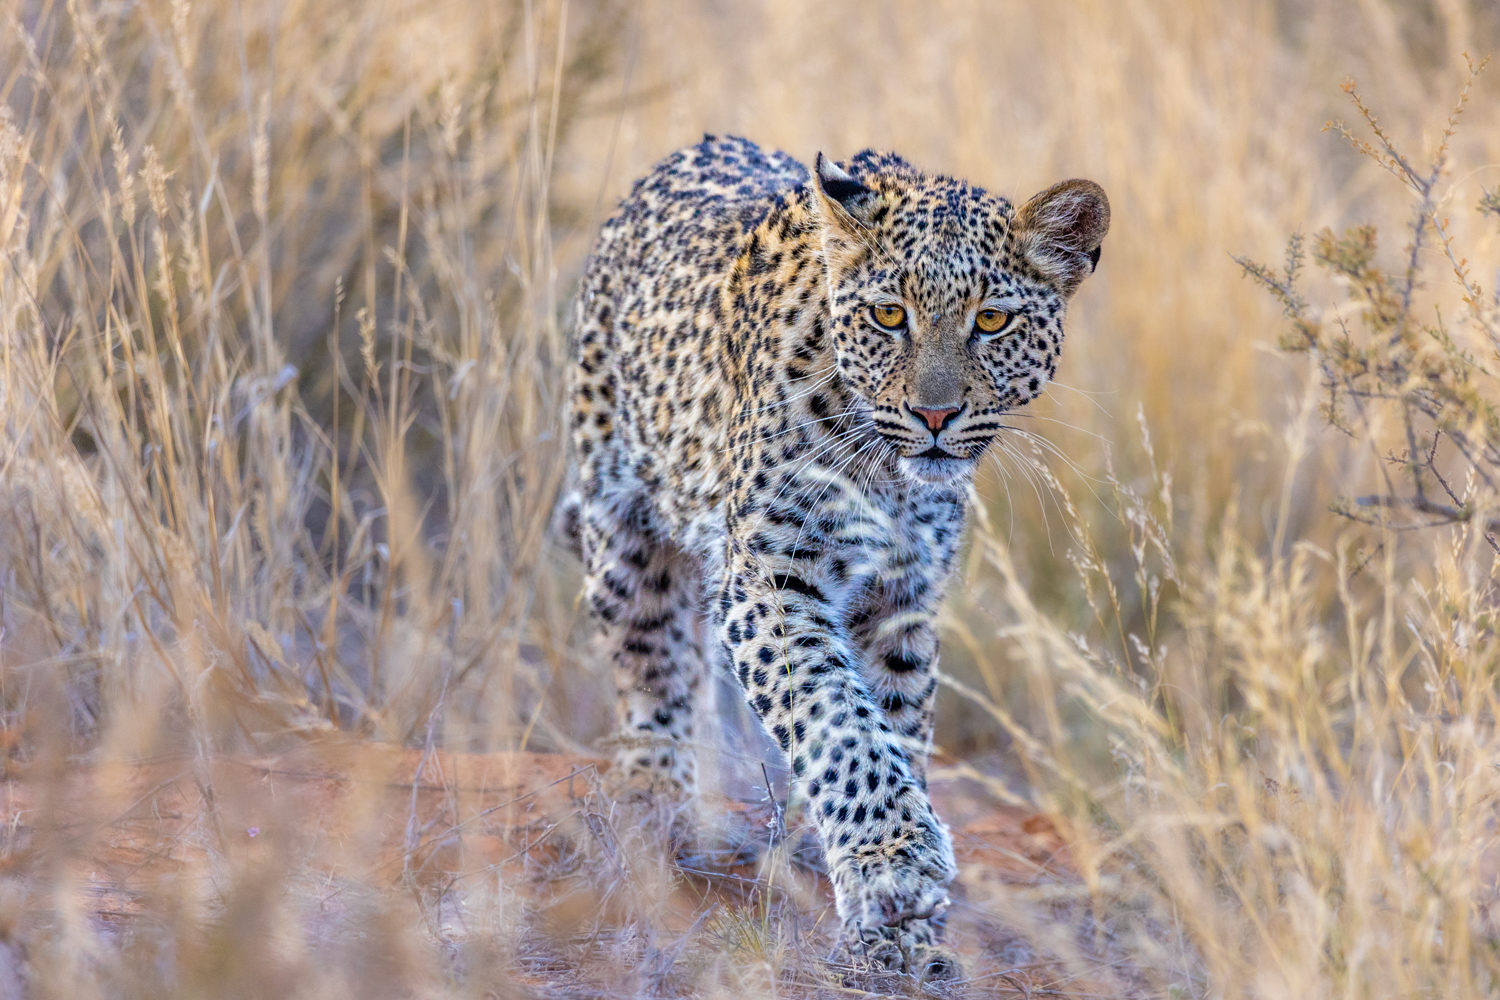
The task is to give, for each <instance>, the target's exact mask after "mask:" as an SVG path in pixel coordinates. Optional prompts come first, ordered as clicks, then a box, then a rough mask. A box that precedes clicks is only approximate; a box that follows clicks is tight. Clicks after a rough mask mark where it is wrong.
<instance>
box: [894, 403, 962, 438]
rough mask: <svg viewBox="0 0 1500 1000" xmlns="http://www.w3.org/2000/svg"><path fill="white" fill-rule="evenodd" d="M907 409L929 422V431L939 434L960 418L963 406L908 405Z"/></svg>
mask: <svg viewBox="0 0 1500 1000" xmlns="http://www.w3.org/2000/svg"><path fill="white" fill-rule="evenodd" d="M906 408H907V409H908V410H910V411H911V412H913V413H915V414H916V415H917V416H919V417H921V418H922V419H923V420H925V421H926V422H927V429H928V430H930V431H932V433H934V434H937V433H939V432H941V431H942V429H943V428H944V427H947V426H948V424H949V423H950V422H951V421H952V420H953V418H954V417H956V416H958V411H959V410H961V409H963V407H962V406H912V405H911V404H910V403H908V404H907V406H906Z"/></svg>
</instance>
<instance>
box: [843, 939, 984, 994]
mask: <svg viewBox="0 0 1500 1000" xmlns="http://www.w3.org/2000/svg"><path fill="white" fill-rule="evenodd" d="M881 930H882V931H883V932H884V933H883V934H881V935H879V936H876V937H875V939H874V940H873V941H869V940H857V939H849V938H846V939H844V940H843V941H842V942H841V947H840V951H842V953H843V955H844V956H845V957H847V960H848V962H849V964H850V965H851V966H852V967H853V969H854V970H855V973H856V978H857V979H865V978H866V977H870V976H872V975H875V976H878V974H880V973H903V974H905V975H909V976H915V977H916V978H917V980H918V981H919V982H924V983H932V982H952V981H954V980H958V979H962V978H963V974H964V972H963V963H962V962H960V961H959V958H958V953H957V952H955V951H954V950H953V949H951V948H946V947H944V946H943V945H940V944H936V943H934V942H932V941H922V940H918V938H919V936H921V934H922V932H923V931H924V930H926V929H923V928H912V929H903V928H890V927H888V928H882V929H881ZM860 973H863V974H864V976H861V975H859V974H860ZM850 985H855V984H853V983H851V984H850ZM869 985H872V986H878V985H880V984H878V983H875V982H873V981H871V982H870V984H869Z"/></svg>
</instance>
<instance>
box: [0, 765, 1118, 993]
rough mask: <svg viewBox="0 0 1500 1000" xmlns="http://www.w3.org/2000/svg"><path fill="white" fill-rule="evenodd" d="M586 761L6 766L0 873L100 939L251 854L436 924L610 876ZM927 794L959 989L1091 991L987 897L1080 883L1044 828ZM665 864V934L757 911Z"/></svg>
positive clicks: (818, 882)
mask: <svg viewBox="0 0 1500 1000" xmlns="http://www.w3.org/2000/svg"><path fill="white" fill-rule="evenodd" d="M601 766H602V763H601V762H600V761H596V760H591V759H587V758H579V757H566V756H561V755H555V754H536V753H493V754H470V753H448V752H427V753H424V752H423V751H421V750H417V749H403V748H394V747H386V746H381V745H374V744H354V745H336V744H335V745H329V746H324V747H318V748H313V749H305V750H301V751H298V752H295V753H288V754H285V755H282V756H275V757H259V758H250V759H242V760H217V761H215V762H214V763H213V764H212V765H211V766H206V767H205V766H202V765H199V766H196V767H195V765H194V763H193V762H192V761H191V760H159V761H154V762H150V763H144V764H136V765H129V766H126V765H112V766H87V765H80V764H76V763H68V764H57V765H54V766H51V767H48V766H47V765H46V764H45V763H42V762H37V763H32V764H29V765H22V764H19V763H18V762H16V761H15V760H12V761H10V762H9V765H8V767H7V770H6V774H5V780H4V781H3V783H0V805H3V806H4V808H5V813H4V816H5V818H6V820H7V822H8V824H9V827H10V829H9V830H8V831H7V834H6V839H5V841H4V848H5V850H4V854H3V857H0V876H4V875H6V874H14V875H18V876H22V877H24V878H25V879H27V880H28V881H29V882H32V883H38V882H39V883H40V884H46V885H50V886H54V887H55V886H59V885H64V886H67V887H68V888H67V891H68V892H70V893H72V894H73V895H74V896H75V898H78V899H80V900H82V901H83V902H82V907H83V908H84V909H85V910H86V911H87V913H88V914H89V915H90V917H91V918H92V920H93V921H94V922H95V923H96V924H97V925H98V926H99V927H100V928H101V930H102V932H103V933H104V934H105V936H106V937H108V935H109V934H110V933H111V932H112V930H111V929H113V933H116V934H118V933H119V931H121V930H123V929H126V928H129V927H130V926H132V924H134V923H136V922H139V921H142V920H149V919H151V918H152V917H153V915H157V916H159V911H160V909H161V908H162V907H163V906H165V905H168V904H166V903H164V902H163V900H166V899H172V898H177V899H180V898H181V894H182V893H184V892H188V893H189V894H190V895H191V894H193V893H200V894H201V893H202V892H206V891H208V890H207V888H206V886H208V885H209V883H213V884H215V885H218V884H222V883H223V881H224V879H225V878H226V876H225V875H224V872H226V871H228V872H231V873H233V872H238V873H244V872H247V871H254V870H255V869H256V867H257V866H258V865H259V866H263V867H264V869H265V870H268V871H289V870H296V871H297V872H299V873H300V874H299V879H300V882H299V884H301V885H303V886H309V885H310V886H312V888H311V889H309V890H308V891H312V892H326V893H327V894H328V895H329V897H330V898H333V897H336V896H337V895H338V894H339V893H340V892H342V891H343V889H342V887H343V886H345V885H349V884H354V883H357V884H359V885H362V886H377V887H378V886H382V885H384V886H388V887H390V888H391V889H403V888H404V889H408V890H411V891H412V892H413V894H414V895H415V896H418V897H421V898H425V899H427V900H429V901H432V900H436V901H437V902H436V904H435V906H436V909H435V912H436V914H437V918H436V924H437V925H438V926H437V930H436V933H437V934H439V935H442V934H443V933H444V931H443V926H442V925H443V923H444V918H443V912H444V911H443V905H444V904H443V902H442V900H443V899H444V898H445V897H448V896H451V895H452V894H453V893H454V891H455V889H458V890H460V891H461V890H462V888H463V887H465V886H466V885H472V884H474V883H475V882H476V881H479V882H485V883H486V884H489V885H494V884H495V883H496V882H497V880H498V882H499V883H502V884H504V885H506V886H508V887H510V888H511V889H512V891H514V892H519V893H521V894H522V896H524V898H525V899H527V900H530V901H533V902H535V903H536V904H537V905H539V906H543V907H544V906H545V905H548V904H549V903H556V901H557V900H556V898H555V897H557V896H558V894H559V893H560V892H561V891H562V890H560V889H559V888H558V887H559V886H560V885H563V884H571V885H572V886H573V889H576V888H577V883H578V882H579V880H580V879H582V880H583V881H584V882H588V881H590V880H592V881H593V882H596V883H597V882H599V881H601V880H603V881H606V882H607V881H608V880H609V879H610V878H612V877H613V876H611V875H610V872H611V871H612V870H614V871H620V869H619V868H618V863H617V861H616V860H615V859H614V858H612V857H611V856H610V855H611V854H612V852H619V851H625V850H627V845H624V844H623V838H626V837H628V832H629V831H628V830H622V828H621V816H620V815H619V814H618V813H617V812H616V810H615V807H614V806H613V805H612V804H610V803H609V802H608V801H607V800H605V799H603V798H601V796H600V795H599V794H598V775H599V770H600V768H601ZM933 795H934V798H935V799H936V801H937V803H938V807H939V810H940V811H941V812H942V814H943V815H944V816H945V817H946V818H947V820H948V821H949V823H950V824H951V826H952V829H953V832H954V840H955V845H956V848H957V853H958V861H959V865H960V869H961V871H962V876H961V878H960V882H959V885H958V886H957V887H956V890H955V899H956V900H958V901H959V902H958V903H957V904H956V905H955V908H954V910H953V913H952V915H951V917H950V938H951V939H952V943H953V945H954V946H955V948H956V949H957V950H958V951H959V952H960V953H961V954H962V955H963V956H964V958H965V967H966V969H968V970H969V972H970V974H971V975H973V976H974V977H975V983H976V988H977V984H979V983H981V982H982V983H983V984H984V988H983V989H982V990H980V991H978V992H974V993H973V995H985V996H994V995H1010V993H1011V992H1012V991H1013V992H1014V993H1016V994H1017V995H1024V994H1026V993H1029V992H1032V991H1033V990H1036V991H1037V993H1038V995H1051V996H1059V995H1072V996H1081V995H1096V996H1097V995H1100V993H1101V990H1100V988H1099V985H1098V984H1094V983H1085V982H1084V981H1082V980H1081V979H1079V978H1077V977H1076V976H1067V975H1066V974H1064V973H1063V972H1062V971H1061V967H1060V966H1058V965H1057V964H1056V963H1055V962H1045V961H1042V960H1041V959H1038V958H1036V956H1035V954H1034V953H1031V952H1029V951H1028V948H1027V947H1026V946H1023V945H1022V944H1020V943H1019V942H1020V941H1021V939H1020V938H1019V937H1016V936H1014V935H1013V934H1011V933H1010V932H1008V931H1007V930H1006V927H1005V921H1004V920H1003V919H1001V918H999V917H997V916H996V915H995V913H994V909H993V907H988V906H985V905H983V901H986V900H988V901H992V900H993V899H994V898H995V893H996V891H997V890H998V891H1000V892H1001V893H1003V892H1004V889H1005V887H1015V888H1020V889H1024V888H1027V887H1031V888H1035V887H1037V886H1039V885H1051V886H1057V887H1068V886H1074V887H1076V885H1077V882H1078V879H1077V876H1076V874H1075V873H1074V871H1073V867H1072V863H1071V861H1070V859H1069V856H1068V853H1067V851H1066V849H1065V847H1064V846H1063V842H1062V840H1061V839H1060V838H1059V836H1058V833H1057V831H1056V829H1055V827H1054V825H1053V823H1052V822H1050V821H1049V820H1048V819H1047V818H1046V817H1043V816H1038V815H1035V814H1029V813H1027V812H1024V811H1022V810H1019V809H1015V808H1011V807H1007V806H1000V805H996V804H994V803H993V802H990V801H987V800H985V798H984V797H983V796H982V795H978V794H974V793H972V791H971V790H970V789H968V787H967V783H965V782H963V781H961V780H958V779H952V778H949V779H942V778H938V779H936V780H935V781H934V783H933ZM725 808H727V809H730V810H731V811H734V812H737V813H738V814H739V816H740V817H741V819H740V821H739V827H740V828H741V829H742V830H749V831H752V832H755V831H759V832H761V833H763V834H764V835H765V836H764V837H763V838H762V841H761V844H760V847H761V849H762V850H761V853H764V851H763V849H764V846H765V838H766V837H769V835H770V834H769V830H770V829H771V828H773V827H774V825H775V811H774V807H773V806H770V805H768V804H764V803H762V804H760V805H753V804H752V805H747V804H744V803H738V804H736V803H730V804H727V806H725ZM752 839H753V838H752ZM591 842H592V843H593V847H592V849H591V848H590V843H591ZM752 853H753V852H752ZM575 856H587V857H588V858H592V859H593V860H594V862H596V863H594V864H593V865H592V866H590V864H587V863H577V862H576V857H575ZM570 858H573V859H574V861H572V862H570ZM600 858H603V861H600ZM611 866H615V867H614V868H612V867H611ZM797 871H798V873H799V874H798V876H797V879H796V881H797V882H798V884H799V885H800V886H801V894H800V895H799V896H798V897H797V902H796V904H795V907H794V909H796V910H797V912H800V913H802V914H804V915H805V917H806V921H807V926H808V927H810V928H812V929H813V931H814V932H815V933H818V932H819V931H818V929H819V928H827V927H828V926H830V924H829V922H830V921H831V920H832V917H833V914H832V911H831V896H830V895H829V893H828V890H827V885H826V883H825V882H824V881H823V880H822V879H821V878H820V877H819V876H817V874H816V873H815V871H812V870H808V869H805V868H799V869H797ZM672 872H673V874H672V877H671V878H669V879H667V880H666V883H665V884H668V885H669V886H670V888H669V890H668V891H667V893H666V897H665V898H666V903H665V905H664V906H660V907H658V908H657V918H658V919H659V921H660V922H661V924H662V925H663V927H664V928H665V929H667V930H668V931H676V932H682V931H686V932H688V933H689V934H691V933H693V932H696V931H698V930H700V929H701V928H702V927H703V925H704V915H705V913H706V912H715V913H716V912H717V911H718V910H720V909H721V908H730V909H731V910H732V909H733V908H740V909H742V910H743V909H745V908H749V907H755V906H758V905H762V904H763V903H764V902H765V899H766V898H767V895H766V894H767V893H768V892H770V891H771V890H772V887H771V886H770V884H769V881H768V880H771V879H772V876H769V875H768V873H767V869H765V868H764V867H763V866H758V865H757V864H756V863H755V862H754V861H753V860H752V859H750V858H749V857H748V855H742V856H739V857H736V856H734V855H732V854H720V855H717V856H712V855H700V856H698V857H697V858H696V859H693V858H689V859H688V860H686V861H682V862H679V864H678V866H677V867H676V868H674V869H672ZM570 879H571V882H570V881H569V880H570ZM320 880H321V881H320ZM200 883H201V884H200ZM320 885H321V886H322V887H324V888H322V889H320V888H319V886H320ZM195 887H196V888H195ZM607 888H608V887H607V886H600V885H595V886H594V887H593V889H594V891H593V894H592V895H588V896H586V897H585V898H586V899H587V900H590V901H591V902H589V903H587V905H586V906H585V907H584V909H585V910H586V911H587V912H584V913H575V914H574V916H573V919H574V921H575V923H576V922H577V921H578V920H584V919H592V920H594V921H595V927H596V929H597V926H598V922H599V921H600V920H608V919H614V918H616V917H617V918H618V919H625V917H624V916H623V915H621V914H619V913H615V914H614V915H613V917H612V916H611V915H610V914H607V913H605V911H606V910H608V907H609V905H610V903H609V900H610V899H611V894H610V893H609V892H607V891H605V890H606V889H607ZM54 891H56V890H54ZM568 891H569V892H572V891H573V890H572V889H570V890H568ZM574 896H575V897H576V893H574ZM966 900H967V901H968V902H965V901H966ZM618 902H619V900H618V899H615V905H618ZM573 909H575V910H576V909H578V907H577V905H575V906H574V907H573ZM539 912H540V911H539ZM429 923H431V921H429ZM549 961H550V962H551V965H550V966H549V965H548V963H547V962H542V963H541V965H540V966H537V968H539V969H540V970H541V971H536V969H530V970H528V968H526V967H522V966H517V969H518V971H517V972H516V975H517V976H519V977H521V978H522V979H523V980H526V981H531V980H533V979H534V980H535V981H536V982H538V983H541V982H542V981H543V980H545V979H546V977H547V971H546V970H547V968H556V967H557V966H558V963H559V962H561V963H562V964H566V962H567V959H566V958H565V957H564V958H557V957H554V958H553V959H550V960H549ZM1028 963H1029V964H1028ZM523 966H524V963H523Z"/></svg>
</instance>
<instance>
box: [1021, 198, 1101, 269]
mask: <svg viewBox="0 0 1500 1000" xmlns="http://www.w3.org/2000/svg"><path fill="white" fill-rule="evenodd" d="M1012 231H1013V232H1014V233H1015V241H1016V242H1015V245H1016V247H1017V249H1019V250H1020V252H1021V254H1022V255H1023V256H1024V257H1025V258H1026V260H1027V261H1028V262H1029V263H1030V264H1031V266H1032V267H1034V268H1036V269H1037V270H1038V271H1040V272H1042V274H1043V276H1045V277H1046V278H1048V279H1049V280H1051V281H1052V283H1053V284H1054V285H1056V286H1057V289H1058V291H1060V292H1062V293H1063V295H1065V296H1066V295H1072V294H1073V292H1075V291H1076V290H1077V289H1078V285H1079V284H1080V283H1081V282H1082V281H1083V279H1084V278H1086V277H1088V276H1089V275H1090V274H1093V273H1094V268H1096V267H1098V266H1099V249H1100V246H1101V244H1102V243H1103V242H1104V234H1105V233H1107V232H1109V199H1108V198H1107V197H1105V194H1104V189H1103V188H1101V187H1100V186H1099V185H1097V184H1095V183H1094V182H1093V181H1085V180H1071V181H1063V182H1062V183H1061V184H1054V185H1052V186H1051V187H1049V188H1048V189H1047V190H1045V191H1043V192H1042V193H1041V194H1039V195H1037V196H1036V197H1035V198H1032V199H1031V200H1030V201H1028V202H1027V203H1026V204H1025V205H1023V206H1021V210H1020V211H1019V212H1017V213H1016V219H1015V223H1014V224H1013V227H1012Z"/></svg>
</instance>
